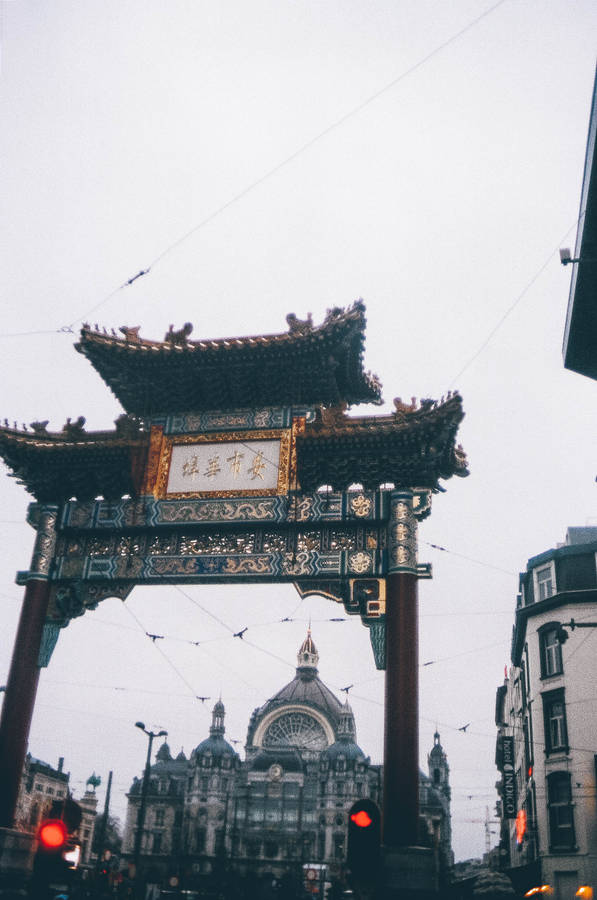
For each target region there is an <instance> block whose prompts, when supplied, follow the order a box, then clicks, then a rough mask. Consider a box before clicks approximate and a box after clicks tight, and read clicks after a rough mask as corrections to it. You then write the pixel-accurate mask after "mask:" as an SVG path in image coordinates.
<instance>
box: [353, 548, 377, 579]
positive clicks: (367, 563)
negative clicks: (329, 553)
mask: <svg viewBox="0 0 597 900" xmlns="http://www.w3.org/2000/svg"><path fill="white" fill-rule="evenodd" d="M348 567H349V569H350V571H351V572H354V573H355V575H362V574H363V573H365V572H369V571H370V570H371V567H372V560H371V556H370V555H369V554H368V553H364V552H363V551H362V550H361V551H359V552H358V553H351V555H350V556H349V557H348Z"/></svg>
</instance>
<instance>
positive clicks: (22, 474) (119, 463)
mask: <svg viewBox="0 0 597 900" xmlns="http://www.w3.org/2000/svg"><path fill="white" fill-rule="evenodd" d="M83 423H84V419H83V418H82V417H81V419H79V421H78V422H77V423H75V424H72V423H70V422H67V423H66V425H65V426H64V428H63V429H62V431H60V432H49V431H47V428H46V426H47V423H46V422H33V423H32V426H30V427H31V430H28V429H27V430H25V427H23V428H22V429H19V428H17V424H16V422H15V423H14V425H13V426H12V427H10V426H7V425H6V424H5V425H4V426H0V456H2V458H3V459H4V462H5V463H6V465H7V466H8V467H9V468H10V469H12V474H13V475H14V477H15V478H16V479H17V480H18V482H19V484H22V485H24V487H26V488H27V490H28V491H29V493H30V494H33V496H34V497H35V498H36V499H37V500H39V501H41V502H47V503H51V502H54V503H57V502H59V501H62V500H68V499H70V498H71V497H76V498H77V499H78V500H91V499H93V498H94V497H97V496H100V495H101V496H103V497H105V498H106V499H110V500H111V499H117V498H120V497H123V496H124V495H126V494H130V495H131V496H134V495H135V494H137V493H138V492H139V487H140V481H141V479H142V477H143V470H144V466H145V460H146V457H147V449H148V446H149V433H148V432H143V431H141V430H140V426H139V424H138V423H135V422H134V421H131V420H130V419H129V417H127V416H122V417H120V418H119V419H117V421H116V430H115V431H92V432H87V431H85V430H84V428H83Z"/></svg>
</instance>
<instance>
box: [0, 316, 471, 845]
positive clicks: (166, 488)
mask: <svg viewBox="0 0 597 900" xmlns="http://www.w3.org/2000/svg"><path fill="white" fill-rule="evenodd" d="M287 322H288V325H289V330H288V331H286V332H284V333H282V334H277V335H261V336H256V337H244V338H232V339H220V340H200V341H191V340H190V339H189V335H190V333H191V331H192V326H190V325H189V324H187V325H185V326H184V327H183V328H182V329H181V330H180V331H178V332H176V331H174V330H173V329H172V326H170V330H169V331H168V333H167V334H166V335H165V338H164V340H163V341H150V340H144V339H142V338H141V337H140V336H139V328H138V327H134V328H128V327H127V328H121V329H120V332H121V334H117V333H116V332H115V331H112V332H111V333H108V332H107V331H106V330H105V329H103V330H100V329H99V328H98V326H95V328H92V327H90V326H89V325H84V326H83V328H82V330H81V334H80V339H79V341H78V343H77V344H76V345H75V347H76V349H77V350H78V351H79V352H80V353H82V354H84V355H85V356H86V357H87V358H88V359H89V361H90V362H91V364H92V365H93V366H94V368H95V369H96V370H97V372H98V373H99V374H100V376H101V377H102V378H103V380H104V381H105V382H106V384H107V385H108V386H109V387H110V389H111V390H112V391H113V393H114V394H115V395H116V397H117V398H118V400H119V401H120V403H121V404H122V406H123V408H124V410H125V413H124V414H123V415H121V416H120V417H119V418H118V419H117V420H116V422H115V426H116V427H115V429H114V430H112V431H107V432H87V431H86V430H85V427H84V425H85V420H84V419H83V418H80V419H79V420H77V421H76V422H71V421H70V420H67V422H66V424H65V425H64V427H63V429H62V431H61V432H59V433H52V432H49V431H48V430H47V423H43V422H35V423H32V425H31V430H27V431H25V430H17V429H14V428H13V429H11V428H9V427H4V428H2V427H0V454H1V455H2V456H3V458H4V460H5V462H6V463H7V465H8V466H9V467H10V468H11V469H12V471H13V473H14V475H15V476H16V477H17V478H18V479H19V481H20V483H21V484H23V485H24V486H25V487H26V488H27V490H28V491H29V492H30V493H31V494H32V495H33V497H34V498H35V501H36V502H34V503H32V504H31V506H30V507H29V512H28V521H29V523H30V524H31V525H32V526H33V527H34V528H35V530H36V533H37V534H36V540H35V546H34V550H33V555H32V560H31V565H30V568H29V570H28V571H26V572H20V573H18V576H17V580H18V583H19V584H22V585H24V586H25V597H24V601H23V608H22V612H21V618H20V622H19V628H18V632H17V638H16V642H15V648H14V652H13V660H12V664H11V670H10V674H9V679H8V684H7V689H6V697H5V700H4V706H3V710H2V720H1V722H0V827H10V826H11V825H12V822H13V818H14V811H15V805H16V798H17V792H18V784H19V780H20V775H21V771H22V765H23V760H24V757H25V753H26V748H27V740H28V735H29V727H30V723H31V718H32V714H33V707H34V702H35V695H36V690H37V682H38V678H39V671H40V668H41V667H43V666H46V665H47V664H48V662H49V659H50V656H51V653H52V650H53V648H54V646H55V644H56V641H57V639H58V635H59V633H60V630H61V629H62V628H64V627H65V626H66V625H68V623H69V621H70V620H71V619H72V618H74V617H76V616H79V615H82V614H83V613H84V612H85V611H86V610H87V609H91V608H94V607H95V606H96V605H97V604H98V603H99V602H100V601H101V600H102V599H104V598H106V597H114V596H116V597H120V598H122V599H125V598H126V597H127V596H128V594H129V593H130V591H131V590H132V589H133V587H134V586H135V585H142V584H184V583H192V584H210V583H214V582H225V583H232V582H239V581H240V582H246V583H263V582H265V583H273V582H291V583H293V584H295V585H296V587H297V589H298V590H299V592H300V593H301V594H302V595H306V594H309V593H317V594H323V595H324V596H328V597H330V598H332V599H334V600H337V601H340V602H342V603H343V604H344V607H345V609H346V611H347V612H348V613H349V614H352V615H359V616H360V617H361V619H362V621H363V623H364V624H365V625H366V626H367V627H368V628H369V630H370V635H371V642H372V646H373V652H374V655H375V660H376V665H377V666H378V668H380V669H383V668H385V669H386V700H385V739H384V767H385V777H384V822H383V835H384V844H385V845H386V846H387V847H390V848H391V847H406V846H409V845H412V844H414V843H416V839H417V825H418V709H417V707H418V654H417V587H416V586H417V579H418V578H419V577H429V576H430V570H429V566H425V565H419V564H418V562H417V540H416V529H417V521H418V520H419V519H421V518H423V517H425V516H427V515H428V514H429V512H430V509H431V495H432V493H434V492H436V491H437V490H439V480H440V479H448V478H450V477H451V476H452V475H466V474H468V471H467V467H466V457H465V454H464V452H463V451H462V448H461V447H460V446H459V445H457V444H456V435H457V430H458V426H459V424H460V422H461V420H462V418H463V415H464V414H463V411H462V401H461V398H460V396H459V394H457V393H454V394H451V395H448V397H447V398H445V399H442V400H441V401H437V402H436V401H432V400H429V399H425V400H421V401H420V402H419V403H417V402H415V401H414V400H413V401H411V403H409V404H407V403H403V402H402V401H401V400H400V398H397V399H395V400H394V411H393V413H391V414H389V415H381V416H360V417H355V416H352V415H351V416H348V415H347V414H346V410H347V407H348V406H349V405H351V406H352V405H356V404H359V403H378V404H379V403H381V385H380V384H379V381H378V380H377V378H376V377H375V376H373V375H371V374H370V373H366V372H364V370H363V366H362V356H363V349H364V335H365V306H364V304H363V302H362V301H357V302H356V303H355V304H353V305H352V306H351V307H349V308H347V309H339V308H335V309H332V310H329V311H328V313H327V316H326V318H325V320H324V322H323V323H322V324H321V325H320V326H317V327H315V326H313V324H312V322H311V318H310V316H309V318H308V319H307V320H299V319H297V317H296V316H294V315H293V314H290V315H289V316H287ZM355 485H358V487H357V488H356V489H355ZM349 488H350V489H349Z"/></svg>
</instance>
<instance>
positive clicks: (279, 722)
mask: <svg viewBox="0 0 597 900" xmlns="http://www.w3.org/2000/svg"><path fill="white" fill-rule="evenodd" d="M318 663H319V654H318V652H317V649H316V647H315V644H314V642H313V638H312V636H311V631H310V629H309V631H308V632H307V636H306V638H305V640H304V641H303V643H302V645H301V647H300V648H299V651H298V654H297V668H296V674H295V677H294V678H293V679H292V681H290V682H289V683H288V684H286V685H285V686H284V687H283V688H281V689H280V690H279V691H278V692H277V693H276V694H274V695H273V696H272V697H271V698H270V699H269V700H267V702H266V703H264V704H263V705H262V706H260V707H258V708H257V709H255V710H254V711H253V714H252V715H251V718H250V721H249V727H248V731H247V740H246V744H245V759H244V760H243V761H241V759H240V757H239V755H238V753H236V751H235V750H234V749H233V747H232V746H231V745H230V744H229V743H228V741H226V739H225V726H224V719H225V710H224V705H223V703H222V701H221V700H219V701H218V702H217V703H216V705H215V706H214V708H213V715H212V725H211V727H210V729H209V736H208V737H207V738H206V739H205V740H203V741H201V743H199V744H198V746H197V747H196V748H195V749H194V750H193V752H192V753H191V756H190V759H188V760H187V759H186V758H185V757H184V754H182V755H179V757H177V759H176V760H172V758H171V756H169V751H168V758H166V753H165V751H164V747H167V745H163V746H162V748H160V750H159V751H158V754H157V757H156V763H155V765H154V766H152V768H151V772H150V790H149V792H148V798H147V812H146V817H145V828H144V831H145V835H144V839H143V843H142V847H143V848H144V849H143V853H142V856H143V860H144V861H145V862H146V863H147V864H148V863H149V859H146V856H145V854H147V856H150V857H151V863H152V865H154V866H155V865H159V866H160V868H161V871H162V874H163V877H164V878H167V877H168V876H169V875H172V874H179V873H182V872H184V877H185V883H187V884H190V883H192V882H193V881H194V880H195V879H196V880H197V882H199V881H200V879H201V878H202V877H204V876H205V875H208V874H209V873H211V872H213V871H214V870H216V869H218V868H219V867H221V866H222V865H223V864H224V863H226V867H227V868H228V869H232V870H234V871H236V872H240V873H244V874H247V873H255V874H260V873H263V872H269V873H272V874H273V875H274V876H276V877H281V876H282V875H284V874H286V873H288V872H289V871H295V872H298V871H300V868H301V867H302V866H305V865H306V864H308V863H316V864H325V865H326V867H327V871H328V873H329V875H331V876H334V875H337V874H339V873H340V870H341V868H342V865H343V863H344V861H345V859H346V843H347V832H348V813H349V810H350V808H351V807H352V805H353V804H354V803H355V802H356V801H357V800H359V799H363V798H367V799H371V800H373V801H374V802H375V803H377V804H381V799H382V780H383V769H382V766H380V765H374V764H372V763H371V760H370V758H369V757H368V756H366V755H365V753H364V752H363V750H362V749H361V748H360V746H359V745H358V743H357V735H356V725H355V720H354V715H353V712H352V709H351V707H350V704H349V703H348V699H347V700H346V702H344V703H342V702H341V701H340V700H339V699H338V698H337V697H336V696H335V695H334V694H333V693H332V691H331V690H330V689H329V688H328V687H327V686H326V685H325V684H324V683H323V682H322V681H321V679H320V678H319V674H318V670H317V666H318ZM428 763H429V776H427V775H424V774H423V773H422V772H421V773H420V774H419V795H420V815H421V842H422V843H425V844H428V845H431V846H434V847H436V849H437V852H438V856H439V857H440V859H441V861H442V864H443V867H444V868H445V867H447V866H449V865H451V863H452V851H451V846H450V840H451V832H450V787H449V767H448V763H447V758H446V755H445V753H444V751H443V748H442V746H441V744H440V741H439V734H438V733H437V732H436V734H435V736H434V745H433V748H432V749H431V752H430V754H429V757H428ZM175 767H177V768H175ZM160 780H162V781H164V780H168V783H169V784H171V785H172V787H167V788H163V789H162V792H161V794H160V792H159V791H158V790H157V787H158V786H159V784H160ZM140 786H141V781H140V780H139V779H135V781H134V783H133V786H132V788H131V791H130V793H129V795H128V797H129V815H128V816H127V828H126V831H125V838H124V844H123V850H124V852H125V853H126V854H127V855H130V854H131V853H132V851H133V849H134V823H135V822H136V821H137V820H136V816H135V812H134V811H135V807H138V798H139V794H140ZM161 810H163V812H161ZM166 822H168V823H169V824H170V825H171V827H172V829H173V834H172V837H171V838H170V837H167V836H166V834H165V832H166V828H167V826H166ZM159 823H162V824H159Z"/></svg>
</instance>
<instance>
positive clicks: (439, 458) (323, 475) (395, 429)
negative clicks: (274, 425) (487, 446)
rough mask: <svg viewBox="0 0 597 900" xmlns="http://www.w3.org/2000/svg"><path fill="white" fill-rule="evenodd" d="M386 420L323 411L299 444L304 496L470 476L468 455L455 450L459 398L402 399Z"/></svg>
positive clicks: (460, 416)
mask: <svg viewBox="0 0 597 900" xmlns="http://www.w3.org/2000/svg"><path fill="white" fill-rule="evenodd" d="M394 407H395V409H394V412H393V413H390V414H389V415H386V416H359V417H351V416H347V415H345V412H344V410H343V408H342V407H336V408H332V409H322V410H320V413H319V415H318V417H317V419H316V421H315V422H314V423H313V424H310V425H308V426H307V428H306V429H305V432H304V434H302V435H299V436H298V439H297V475H298V480H299V483H300V485H301V488H302V490H304V491H313V490H316V489H317V488H318V487H320V486H321V485H329V486H330V487H332V488H333V489H334V490H345V489H346V487H348V486H349V485H350V484H352V483H355V482H357V483H359V484H362V485H363V487H364V488H365V489H366V490H375V489H376V488H378V487H379V486H380V485H381V484H384V483H386V482H392V483H394V484H395V485H396V486H400V485H402V486H405V485H410V486H412V487H415V486H416V487H428V488H431V489H433V490H435V489H437V487H438V480H439V479H440V478H450V477H451V476H452V475H460V476H464V475H468V468H467V461H466V455H465V453H464V451H463V449H462V447H461V446H460V445H458V446H457V445H456V435H457V432H458V426H459V424H460V422H461V421H462V419H463V418H464V411H463V409H462V398H461V396H460V394H458V393H454V394H449V395H448V397H447V398H446V399H445V400H444V399H442V400H440V401H437V402H436V401H434V400H421V401H420V404H417V402H416V401H415V399H414V398H413V399H412V401H411V403H410V404H405V403H403V402H402V401H401V400H400V398H399V397H397V398H396V399H395V400H394Z"/></svg>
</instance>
